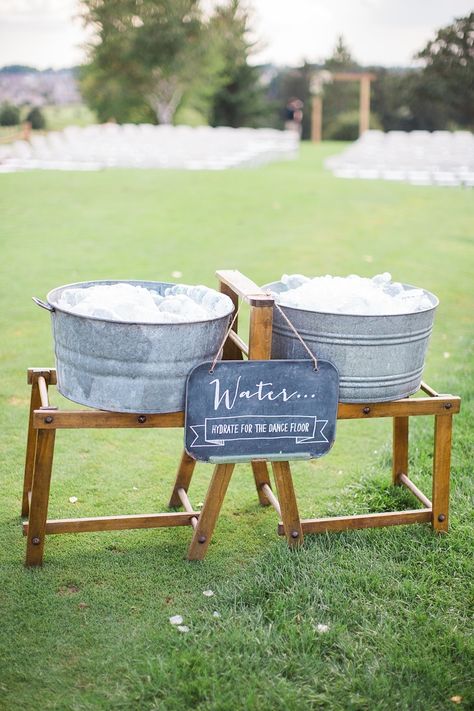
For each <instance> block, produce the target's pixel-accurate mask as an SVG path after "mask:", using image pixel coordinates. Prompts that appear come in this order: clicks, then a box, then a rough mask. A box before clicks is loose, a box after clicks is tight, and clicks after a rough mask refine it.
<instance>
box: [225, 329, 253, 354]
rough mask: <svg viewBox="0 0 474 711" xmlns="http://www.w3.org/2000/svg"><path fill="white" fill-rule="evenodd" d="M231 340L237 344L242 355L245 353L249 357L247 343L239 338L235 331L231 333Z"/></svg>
mask: <svg viewBox="0 0 474 711" xmlns="http://www.w3.org/2000/svg"><path fill="white" fill-rule="evenodd" d="M229 338H230V340H231V341H232V342H233V343H235V345H236V346H237V348H238V349H239V351H240V352H241V353H244V354H245V355H246V356H248V354H249V347H248V345H247V344H246V343H245V341H244V340H243V339H242V338H241V337H240V336H238V335H237V334H236V332H235V331H231V332H230V333H229Z"/></svg>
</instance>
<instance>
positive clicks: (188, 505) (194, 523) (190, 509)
mask: <svg viewBox="0 0 474 711" xmlns="http://www.w3.org/2000/svg"><path fill="white" fill-rule="evenodd" d="M178 496H179V498H180V499H181V503H182V504H183V507H184V510H185V511H187V513H190V514H194V511H193V507H192V506H191V502H190V500H189V497H188V495H187V493H186V491H185V490H184V489H178ZM197 522H198V520H197V516H194V515H193V516H192V517H191V525H192V527H193V528H196V526H197Z"/></svg>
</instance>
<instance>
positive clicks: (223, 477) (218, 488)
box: [188, 464, 235, 560]
mask: <svg viewBox="0 0 474 711" xmlns="http://www.w3.org/2000/svg"><path fill="white" fill-rule="evenodd" d="M234 466H235V465H234V464H218V465H217V466H216V468H215V469H214V474H213V475H212V480H211V483H210V484H209V489H208V490H207V494H206V498H205V500H204V506H203V507H202V509H201V513H200V515H199V520H198V525H197V526H196V528H195V530H194V534H193V538H192V541H191V545H190V546H189V550H188V560H202V559H203V558H204V556H205V555H206V552H207V549H208V546H209V543H210V542H211V538H212V534H213V532H214V528H215V526H216V522H217V518H218V516H219V512H220V510H221V506H222V502H223V501H224V496H225V494H226V491H227V487H228V486H229V481H230V478H231V476H232V472H233V471H234Z"/></svg>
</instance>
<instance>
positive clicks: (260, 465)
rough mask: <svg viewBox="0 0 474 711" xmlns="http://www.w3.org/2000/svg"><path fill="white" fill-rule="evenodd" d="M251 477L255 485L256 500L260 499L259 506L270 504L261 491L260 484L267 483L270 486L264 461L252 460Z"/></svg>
mask: <svg viewBox="0 0 474 711" xmlns="http://www.w3.org/2000/svg"><path fill="white" fill-rule="evenodd" d="M252 471H253V478H254V479H255V486H256V487H257V494H258V500H259V501H260V506H270V502H269V500H268V499H267V497H266V496H265V494H264V493H263V490H262V485H263V484H268V486H269V487H270V488H271V486H272V485H271V483H270V476H269V474H268V467H267V463H266V462H262V461H255V462H252Z"/></svg>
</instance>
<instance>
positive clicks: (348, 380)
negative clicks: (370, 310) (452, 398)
mask: <svg viewBox="0 0 474 711" xmlns="http://www.w3.org/2000/svg"><path fill="white" fill-rule="evenodd" d="M403 287H404V288H405V289H414V288H415V287H413V286H410V285H408V284H404V285H403ZM263 288H264V289H266V290H270V291H272V292H273V293H275V294H280V293H282V292H283V291H286V290H287V287H286V285H285V284H283V283H282V282H273V283H271V284H267V285H265V286H264V287H263ZM425 294H426V295H427V296H428V298H429V300H430V302H431V304H432V306H431V308H428V309H426V310H424V311H417V312H415V313H407V314H397V315H388V316H367V315H357V314H354V315H347V314H338V313H324V312H315V311H307V310H304V309H299V308H298V309H296V308H292V307H289V306H282V307H281V308H282V310H283V311H284V313H285V314H286V315H287V316H288V318H289V319H290V321H291V322H292V323H293V325H294V326H295V328H296V329H297V331H298V332H299V334H300V335H301V337H302V338H303V340H304V341H305V342H306V343H307V345H308V347H309V348H310V350H311V351H312V352H313V353H314V354H315V355H316V357H319V358H322V359H324V360H329V361H331V363H333V364H334V365H335V366H336V368H337V369H338V371H339V376H340V386H339V399H340V401H341V402H384V401H389V400H398V399H400V398H403V397H407V396H408V395H412V394H413V393H415V392H416V391H417V390H418V389H419V387H420V383H421V379H422V373H423V367H424V363H425V356H426V350H427V347H428V341H429V337H430V335H431V331H432V328H433V321H434V314H435V310H436V307H437V306H438V303H439V301H438V299H437V297H436V296H435V295H434V294H431V293H430V292H427V291H425ZM307 357H308V353H307V352H306V351H305V349H304V348H303V346H302V345H301V343H300V342H299V341H298V339H297V338H296V336H295V335H294V333H293V332H292V331H291V329H290V328H289V326H288V324H287V323H286V322H285V320H284V319H283V317H282V316H281V314H280V313H279V312H278V310H277V309H276V308H275V309H274V313H273V339H272V358H307Z"/></svg>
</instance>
